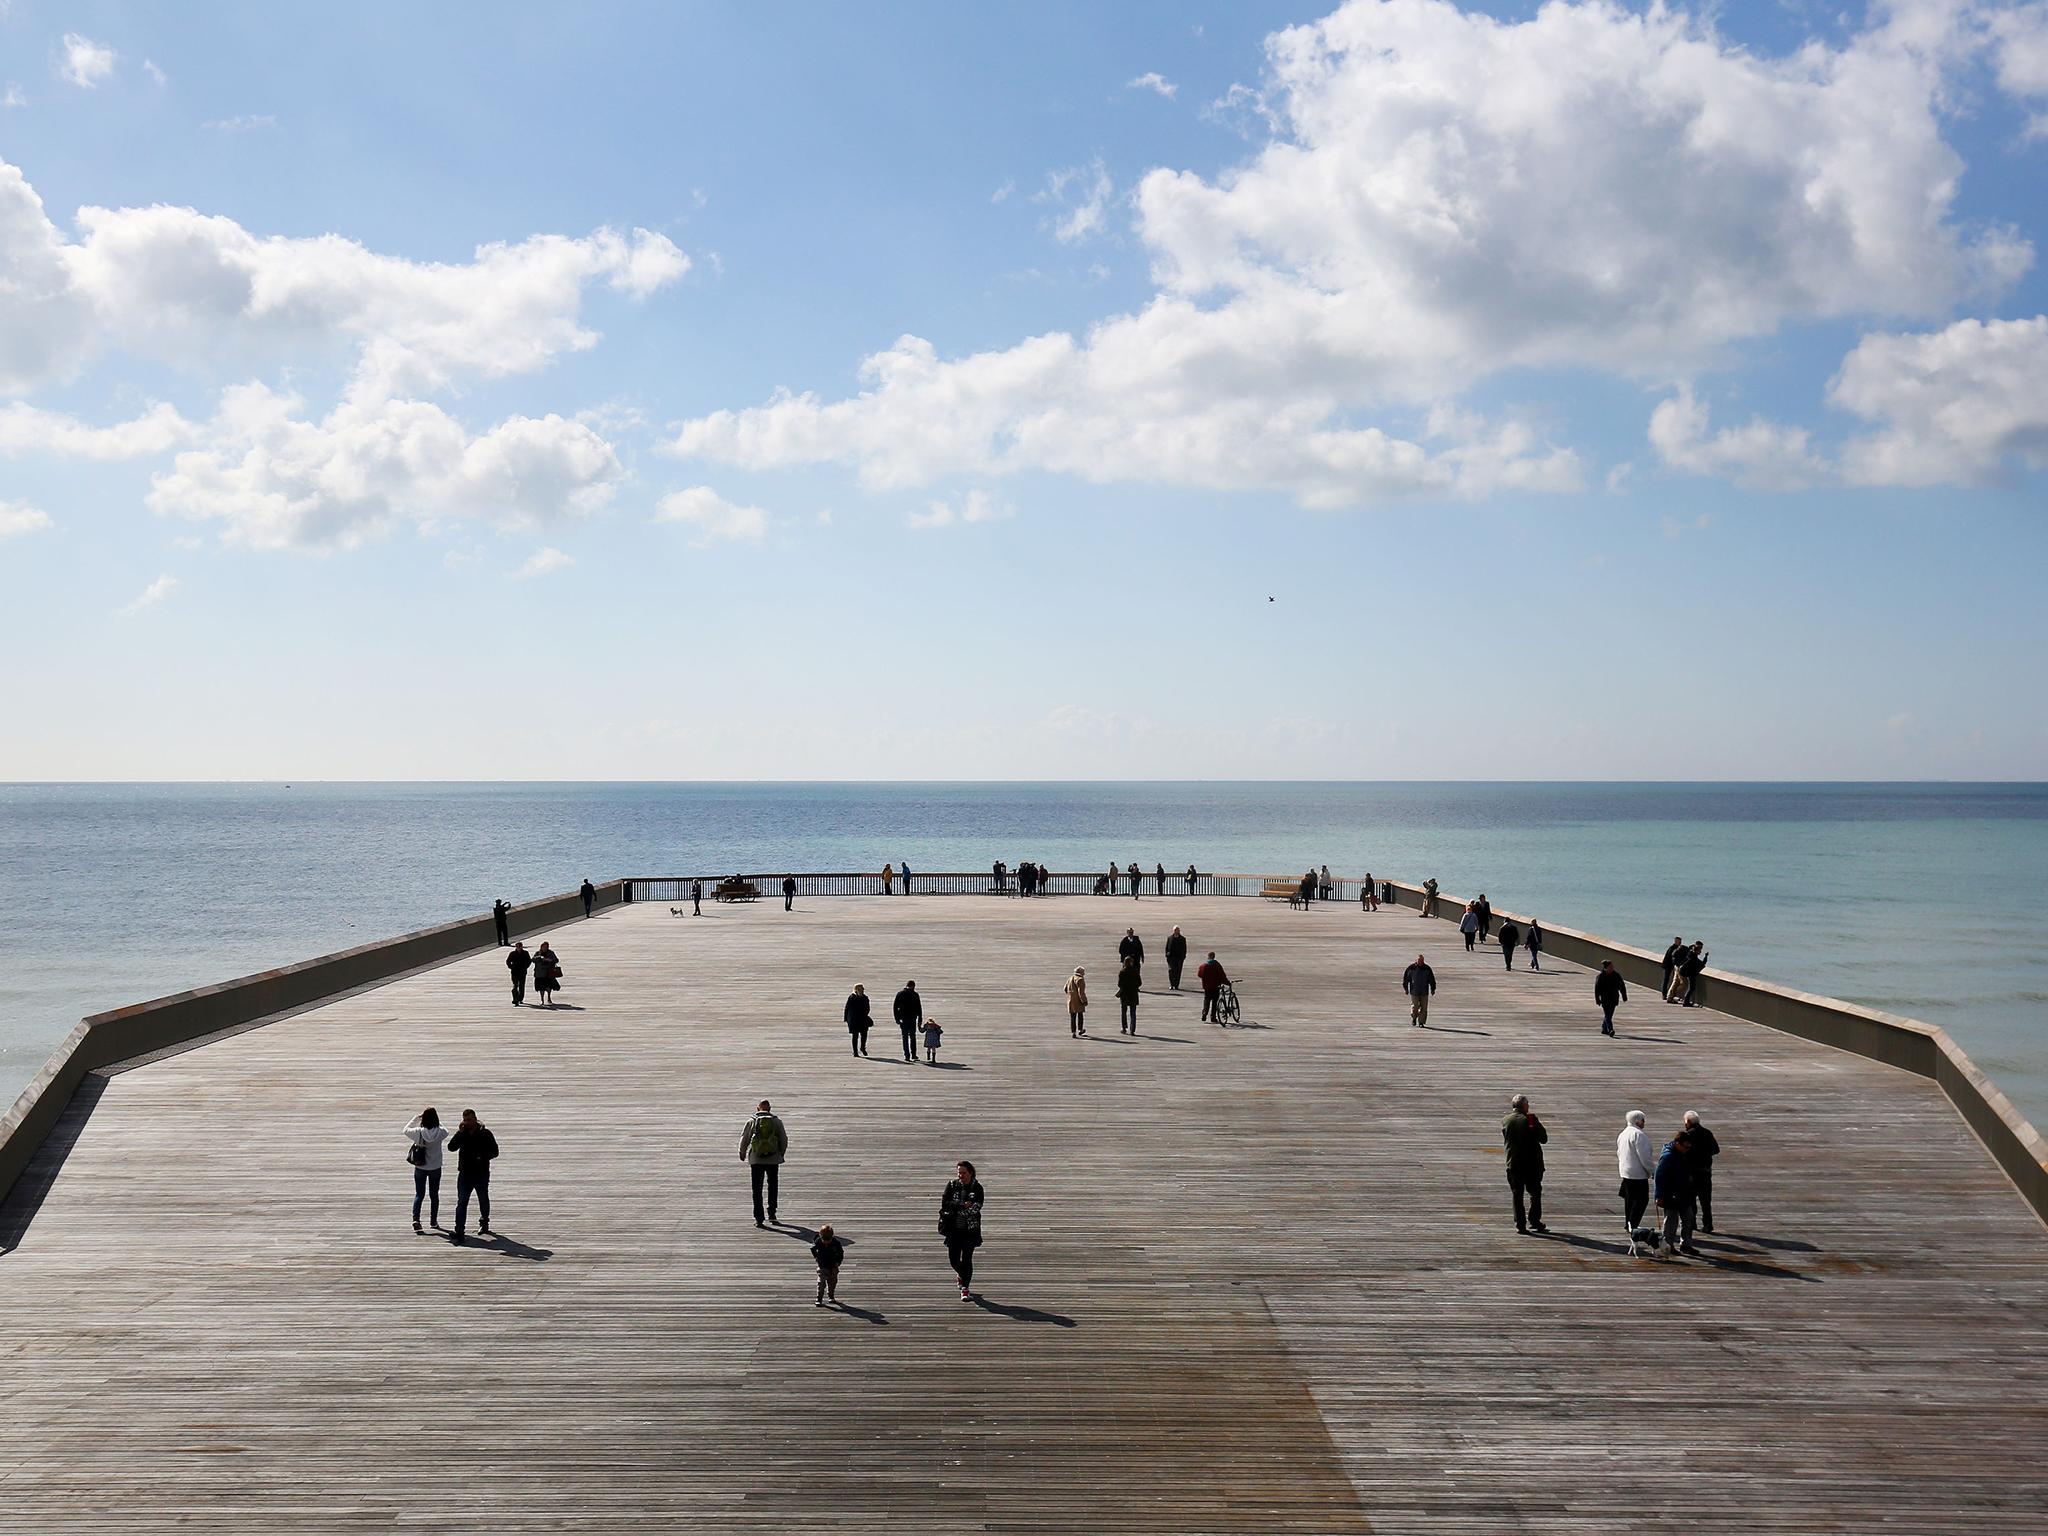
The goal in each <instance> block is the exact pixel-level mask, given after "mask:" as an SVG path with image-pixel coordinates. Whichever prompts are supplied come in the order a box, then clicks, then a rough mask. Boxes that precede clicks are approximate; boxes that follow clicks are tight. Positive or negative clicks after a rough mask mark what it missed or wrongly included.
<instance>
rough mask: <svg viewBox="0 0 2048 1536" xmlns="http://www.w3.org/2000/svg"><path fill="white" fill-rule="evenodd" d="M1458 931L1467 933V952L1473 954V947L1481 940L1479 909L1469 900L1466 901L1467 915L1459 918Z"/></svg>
mask: <svg viewBox="0 0 2048 1536" xmlns="http://www.w3.org/2000/svg"><path fill="white" fill-rule="evenodd" d="M1458 932H1460V933H1462V934H1463V935H1465V953H1466V954H1468V955H1469V954H1471V953H1472V947H1473V946H1474V945H1475V944H1477V943H1478V942H1479V909H1478V908H1477V907H1475V906H1473V905H1472V903H1471V902H1469V901H1468V902H1466V903H1465V915H1464V916H1463V917H1461V918H1459V919H1458Z"/></svg>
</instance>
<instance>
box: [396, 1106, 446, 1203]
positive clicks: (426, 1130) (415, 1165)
mask: <svg viewBox="0 0 2048 1536" xmlns="http://www.w3.org/2000/svg"><path fill="white" fill-rule="evenodd" d="M405 1139H406V1140H407V1141H409V1142H411V1143H412V1145H411V1146H410V1147H408V1148H406V1151H405V1160H406V1161H407V1162H408V1163H410V1164H412V1229H413V1231H415V1232H423V1231H425V1230H426V1229H425V1228H424V1227H422V1226H421V1225H420V1202H421V1200H423V1199H424V1200H426V1201H428V1202H429V1207H428V1208H429V1213H430V1219H431V1220H432V1221H433V1223H434V1227H435V1229H436V1230H437V1231H438V1230H439V1229H440V1226H441V1143H442V1142H444V1141H446V1140H447V1139H448V1131H447V1128H446V1127H445V1126H443V1125H442V1124H441V1117H440V1116H439V1115H438V1114H436V1113H435V1112H434V1107H433V1105H431V1104H429V1105H428V1106H427V1107H426V1108H425V1109H423V1110H421V1111H420V1112H419V1113H418V1114H416V1115H414V1116H413V1117H412V1122H411V1124H409V1125H407V1126H406V1128H405Z"/></svg>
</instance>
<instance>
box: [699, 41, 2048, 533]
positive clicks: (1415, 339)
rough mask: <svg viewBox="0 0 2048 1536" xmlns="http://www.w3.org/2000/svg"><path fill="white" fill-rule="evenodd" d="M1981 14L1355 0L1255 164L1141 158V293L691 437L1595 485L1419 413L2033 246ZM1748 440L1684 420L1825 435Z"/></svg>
mask: <svg viewBox="0 0 2048 1536" xmlns="http://www.w3.org/2000/svg"><path fill="white" fill-rule="evenodd" d="M1937 9H1938V8H1937ZM1958 35H1959V34H1958V32H1957V28H1956V25H1955V24H1954V23H1953V21H1952V19H1951V20H1944V19H1943V16H1942V15H1941V14H1934V15H1933V16H1932V18H1931V20H1930V16H1929V15H1928V14H1923V13H1921V12H1920V11H1918V10H1913V9H1912V8H1906V9H1902V10H1900V11H1898V12H1897V13H1885V14H1884V15H1882V16H1881V17H1880V21H1879V24H1877V25H1875V26H1873V27H1871V28H1870V29H1868V30H1866V31H1864V32H1861V33H1858V34H1855V35H1853V36H1851V37H1850V38H1849V39H1848V40H1847V41H1846V42H1844V43H1840V44H1832V43H1829V42H1825V41H1818V40H1816V41H1812V42H1808V43H1806V44H1804V45H1802V46H1800V47H1799V48H1797V49H1796V50H1794V51H1792V52H1790V53H1787V54H1784V55H1778V56H1773V55H1768V54H1762V53H1758V52H1755V51H1753V50H1749V49H1745V48H1741V47H1737V46H1734V45H1732V44H1730V43H1728V42H1726V41H1724V40H1723V39H1722V38H1721V37H1720V36H1719V35H1718V34H1717V33H1716V32H1715V31H1714V30H1713V28H1712V26H1711V24H1710V23H1708V22H1706V21H1703V20H1700V19H1697V18H1695V17H1694V16H1692V15H1691V14H1689V13H1686V12H1683V11H1677V10H1671V9H1667V8H1665V7H1662V6H1652V7H1649V8H1648V9H1646V10H1643V11H1640V12H1638V11H1633V10H1630V9H1627V8H1625V7H1623V6H1622V5H1620V4H1618V3H1610V0H1585V3H1578V4H1572V3H1562V0H1559V3H1552V4H1547V5H1545V6H1543V7H1542V8H1540V9H1538V10H1536V11H1535V12H1533V13H1532V14H1530V15H1528V16H1527V17H1526V18H1524V19H1521V20H1516V21H1499V20H1495V19H1494V18H1492V17H1490V16H1487V15H1484V14H1479V13H1466V12H1463V11H1461V10H1459V9H1458V8H1457V7H1456V6H1455V5H1453V4H1450V3H1448V0H1385V3H1378V0H1350V3H1347V4H1344V5H1342V6H1340V7H1339V8H1338V9H1337V10H1336V11H1335V12H1334V13H1332V14H1331V15H1330V16H1328V17H1326V18H1325V19H1324V20H1322V21H1320V22H1317V23H1314V24H1311V25H1307V26H1301V27H1294V28H1290V29H1288V30H1286V31H1283V32H1280V33H1277V34H1275V36H1274V37H1272V38H1271V39H1269V41H1268V48H1267V63H1268V70H1267V75H1266V78H1265V80H1264V81H1263V82H1262V84H1261V86H1260V87H1259V88H1258V89H1257V90H1256V91H1253V90H1251V89H1250V88H1247V89H1246V91H1245V92H1244V93H1242V94H1240V95H1238V96H1237V97H1236V98H1235V99H1236V100H1237V101H1238V102H1239V104H1240V105H1245V106H1250V107H1254V108H1256V110H1258V111H1262V112H1265V113H1269V114H1271V120H1272V123H1273V124H1274V127H1273V130H1272V132H1271V136H1270V140H1269V142H1266V143H1265V144H1264V145H1263V146H1262V147H1261V148H1260V149H1259V150H1257V152H1255V153H1254V154H1253V155H1252V156H1251V158H1250V159H1248V160H1247V161H1246V162H1245V163H1243V164H1241V165H1239V166H1236V167H1233V168H1231V169H1229V170H1226V171H1225V172H1223V173H1222V174H1220V175H1218V176H1216V177H1214V178H1210V177H1205V176H1203V175H1200V174H1197V173H1195V172H1192V171H1175V170H1171V169H1160V170H1154V171H1152V172H1150V173H1149V174H1147V175H1146V176H1145V177H1144V178H1143V180H1142V181H1141V182H1140V183H1139V185H1138V187H1137V190H1136V192H1135V195H1134V202H1135V207H1136V210H1137V233H1138V235H1139V236H1140V238H1141V239H1142V240H1143V242H1144V244H1145V246H1146V247H1147V250H1148V252H1149V254H1150V257H1151V264H1152V271H1153V276H1154V281H1155V283H1156V285H1157V290H1158V291H1157V292H1156V294H1155V295H1154V297H1153V298H1152V300H1151V301H1150V302H1149V303H1148V304H1146V305H1145V306H1144V307H1143V308H1142V309H1140V310H1138V311H1137V312H1135V313H1131V314H1121V315H1113V316H1110V317H1108V318H1106V319H1104V320H1102V321H1101V322H1099V323H1098V324H1096V325H1095V326H1093V327H1092V328H1090V329H1089V330H1088V331H1087V332H1086V334H1085V335H1082V336H1079V337H1076V336H1074V335H1070V334H1066V333H1052V334H1048V335H1042V336H1036V337H1032V338H1029V339H1027V340H1025V341H1022V342H1020V343H1018V344H1017V345H1015V346H1012V347H1009V348H1006V349H1002V350H997V351H990V352H983V353H977V354H974V355H971V356H963V357H953V358H941V357H940V356H939V355H938V353H937V350H936V349H935V348H934V347H933V346H932V345H931V344H930V343H929V342H927V341H925V340H923V339H921V338H918V337H915V336H907V337H904V338H902V339H901V340H899V341H898V342H897V343H896V344H895V345H894V346H892V347H890V348H888V349H886V350H884V351H881V352H879V353H877V354H875V355H874V356H872V357H870V358H869V359H868V360H867V362H866V363H865V364H864V366H863V370H862V383H861V390H860V392H859V393H858V394H857V395H855V396H853V397H851V398H847V399H841V400H835V401H829V402H828V401H823V400H821V399H819V398H818V397H817V396H815V395H810V394H794V393H782V394H779V395H777V396H775V397H774V398H773V399H771V400H770V401H769V402H768V403H767V404H766V405H763V406H760V407H757V408H754V409H750V410H743V411H737V412H735V411H719V412H714V413H712V414H710V415H708V416H705V417H702V418H699V419H697V420H694V421H690V422H686V423H684V424H683V426H682V427H681V429H680V430H679V432H678V434H677V436H676V438H675V439H674V441H673V442H672V443H671V445H670V447H671V450H672V451H675V452H678V453H682V454H686V455H698V456H702V457H705V458H709V459H713V460H719V461H723V462H727V463H733V464H739V465H744V466H747V467H749V468H760V467H767V466H771V465H777V464H798V463H815V462H822V461H838V462H845V463H849V464H852V465H855V466H857V467H858V469H859V471H860V474H861V476H862V478H863V480H864V481H865V482H866V483H868V484H870V485H876V486H908V485H922V484H929V483H930V482H931V481H933V480H935V479H937V478H939V477H940V476H942V475H949V474H979V475H988V474H1002V473H1010V472H1015V471H1018V470H1023V469H1047V470H1053V471H1056V472H1062V473H1069V474H1075V475H1079V476H1082V477H1084V478H1088V479H1093V480H1098V481H1116V480H1136V479H1146V480H1163V481H1165V482H1167V483H1171V484H1184V485H1196V486H1204V487H1218V488H1237V487H1244V488H1271V489H1281V490H1286V491H1289V492H1291V493H1293V494H1294V495H1295V496H1297V497H1298V498H1299V499H1301V500H1302V501H1304V502H1307V503H1310V504H1316V505H1340V504H1346V503H1356V502H1369V501H1373V500H1377V499H1382V498H1386V497H1394V496H1404V495H1426V496H1437V495H1446V494H1449V495H1478V494H1485V492H1486V490H1487V489H1490V488H1491V489H1498V488H1501V487H1507V486H1519V487H1529V488H1537V487H1557V486H1564V485H1573V484H1576V483H1578V480H1579V478H1580V466H1579V465H1578V463H1577V461H1576V460H1575V459H1574V458H1573V457H1572V456H1571V455H1570V454H1569V453H1568V452H1560V451H1558V450H1554V449H1551V448H1549V447H1547V446H1546V445H1544V444H1542V443H1541V442H1540V441H1538V440H1537V438H1536V437H1535V435H1534V434H1533V433H1532V432H1531V431H1530V430H1529V429H1528V428H1527V427H1526V426H1524V425H1522V424H1519V423H1517V422H1514V421H1512V420H1510V421H1507V422H1503V423H1499V424H1497V425H1494V426H1491V427H1487V428H1485V429H1483V430H1480V431H1478V432H1476V433H1475V432H1473V431H1472V430H1470V429H1465V430H1463V431H1462V432H1461V434H1459V435H1455V436H1451V437H1449V439H1448V441H1445V440H1444V438H1445V434H1442V433H1430V432H1423V433H1420V434H1418V433H1416V432H1415V431H1414V430H1413V429H1412V427H1411V428H1408V429H1405V430H1404V429H1401V428H1400V427H1399V425H1398V424H1399V422H1400V421H1401V420H1402V417H1403V414H1404V413H1405V414H1406V415H1407V417H1408V419H1410V420H1411V421H1412V419H1413V417H1414V415H1415V414H1418V413H1420V412H1422V411H1424V410H1425V409H1426V408H1428V407H1430V406H1432V405H1434V404H1436V403H1437V402H1441V401H1444V400H1455V399H1456V398H1458V396H1460V395H1461V394H1462V393H1463V392H1465V391H1466V390H1468V389H1470V388H1472V387H1473V386H1474V385H1476V384H1478V383H1481V382H1483V381H1485V380H1487V379H1489V378H1491V377H1494V376H1497V375H1499V374H1501V373H1504V372H1506V371H1509V370H1528V369H1539V368H1556V367H1566V368H1589V369H1595V370H1603V371H1608V372H1613V373H1617V374H1620V375H1623V376H1626V377H1632V378H1639V379H1653V380H1664V379H1670V378H1676V377H1686V376H1689V375H1691V374H1692V373H1694V372H1696V371H1697V370H1698V369H1699V368H1700V367H1703V366H1707V365H1709V364H1711V363H1713V362H1714V361H1716V360H1717V359H1720V358H1722V357H1723V356H1725V354H1726V351H1727V349H1728V348H1729V347H1730V345H1731V344H1732V343H1736V342H1740V341H1743V340H1745V339H1748V338H1752V337H1758V336H1764V335H1769V334H1772V333H1774V332H1775V331H1777V330H1778V329H1780V328H1781V327H1783V326H1785V325H1786V324H1788V323H1796V322H1802V321H1811V320H1815V319H1823V318H1831V317H1844V316H1860V315H1871V314H1878V315H1905V316H1918V315H1931V314H1941V313H1945V312H1947V311H1949V310H1951V309H1952V308H1953V306H1954V305H1956V304H1957V303H1960V302H1962V301H1964V300H1965V299H1967V298H1969V297H1971V296H1972V295H1975V294H1983V293H1991V292H1997V291H1999V290H2001V289H2002V288H2003V287H2005V286H2007V285H2009V284H2010V283H2011V282H2012V281H2013V280H2014V279H2015V278H2016V277H2017V276H2018V275H2019V274H2020V273H2021V272H2023V271H2024V270H2025V269H2026V267H2027V266H2028V265H2029V264H2030V262H2031V260H2032V249H2031V247H2030V246H2029V245H2028V244H2027V243H2026V242H2025V241H2024V240H2022V239H2020V238H2019V237H2018V236H2017V235H2015V234H2013V233H2012V232H2011V231H2008V230H2003V229H1983V228H1975V227H1965V226H1964V225H1962V224H1961V223H1960V222H1959V221H1958V220H1957V219H1956V218H1955V217H1954V213H1953V205H1954V199H1955V190H1956V182H1957V178H1958V177H1959V175H1960V172H1961V169H1962V167H1961V162H1960V160H1959V159H1958V158H1957V156H1956V155H1955V153H1954V151H1953V150H1952V149H1951V148H1950V147H1949V146H1948V144H1947V143H1946V142H1945V141H1944V140H1943V138H1942V135H1941V125H1940V111H1941V108H1942V104H1943V101H1944V99H1945V94H1946V93H1947V91H1948V90H1949V89H1950V85H1951V81H1950V79H1949V77H1948V73H1947V72H1948V71H1949V69H1950V67H1951V65H1952V64H1953V62H1954V59H1955V57H1956V50H1957V49H1958V48H1959V47H1960V46H1961V44H1959V43H1958V42H1957V40H1956V39H1957V37H1958ZM1107 182H1108V174H1107V171H1106V169H1103V168H1101V167H1100V165H1099V163H1097V164H1096V165H1094V166H1091V167H1081V168H1073V169H1070V170H1068V171H1065V172H1061V173H1056V174H1055V176H1054V177H1053V178H1050V179H1049V180H1048V184H1047V188H1046V190H1045V191H1044V192H1043V193H1041V194H1039V197H1040V200H1041V201H1045V202H1051V203H1055V204H1057V206H1058V208H1059V210H1060V213H1059V216H1058V219H1057V222H1056V224H1055V226H1054V233H1055V234H1057V235H1060V236H1061V237H1062V238H1069V239H1080V238H1085V237H1086V236H1087V235H1088V234H1091V233H1094V232H1097V231H1099V230H1100V229H1101V228H1102V227H1103V226H1104V224H1105V223H1106V217H1107V213H1106V210H1107V207H1108V205H1109V200H1110V195H1111V190H1112V189H1111V187H1110V186H1109V185H1108V184H1107ZM1097 188H1100V193H1099V195H1097ZM1667 423H1669V424H1670V425H1672V426H1674V427H1677V426H1684V425H1685V424H1686V423H1685V421H1684V419H1683V418H1682V417H1681V418H1678V419H1676V420H1674V419H1673V418H1672V417H1671V416H1670V415H1669V414H1667ZM1766 426H1767V424H1766ZM1700 430H1701V431H1702V432H1704V426H1702V427H1701V428H1700ZM1747 433H1749V429H1746V428H1738V429H1736V430H1735V433H1734V435H1732V436H1729V435H1727V434H1722V435H1720V436H1716V437H1703V438H1698V439H1695V438H1693V437H1689V436H1686V435H1683V434H1679V435H1677V436H1673V437H1671V438H1670V441H1671V442H1672V444H1673V446H1674V447H1675V448H1676V449H1677V450H1678V451H1679V452H1681V453H1690V454H1695V455H1697V454H1704V455H1706V456H1707V457H1708V458H1709V459H1715V458H1718V459H1721V460H1723V461H1725V462H1726V463H1727V464H1728V465H1729V466H1731V467H1734V468H1737V469H1739V470H1740V471H1741V472H1743V473H1747V474H1750V475H1753V476H1760V477H1770V478H1787V477H1792V476H1794V475H1796V473H1798V472H1799V464H1800V457H1801V454H1800V450H1801V448H1802V447H1803V445H1802V444H1798V443H1795V442H1793V441H1792V440H1791V439H1790V438H1789V437H1785V436H1782V435H1780V436H1777V437H1771V436H1770V435H1769V430H1768V429H1767V431H1766V432H1765V433H1764V434H1760V435H1759V434H1750V435H1747V436H1745V434H1747ZM1767 450H1768V451H1767Z"/></svg>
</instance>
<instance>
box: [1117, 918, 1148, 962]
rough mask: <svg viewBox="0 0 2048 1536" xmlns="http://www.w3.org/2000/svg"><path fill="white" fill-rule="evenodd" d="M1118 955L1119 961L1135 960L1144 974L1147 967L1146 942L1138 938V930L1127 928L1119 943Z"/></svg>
mask: <svg viewBox="0 0 2048 1536" xmlns="http://www.w3.org/2000/svg"><path fill="white" fill-rule="evenodd" d="M1116 955H1117V958H1118V959H1119V960H1135V961H1137V962H1138V968H1139V971H1140V972H1141V973H1142V972H1143V970H1144V966H1145V941H1144V940H1143V939H1141V938H1139V937H1138V930H1137V929H1135V928H1126V929H1125V930H1124V936H1123V937H1122V938H1121V939H1120V940H1118V941H1117V946H1116Z"/></svg>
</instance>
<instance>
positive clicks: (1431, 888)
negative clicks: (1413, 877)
mask: <svg viewBox="0 0 2048 1536" xmlns="http://www.w3.org/2000/svg"><path fill="white" fill-rule="evenodd" d="M1436 892H1437V885H1436V876H1435V875H1431V876H1430V877H1429V878H1428V879H1427V880H1425V881H1423V882H1422V911H1421V912H1420V913H1419V914H1417V915H1418V916H1421V917H1435V916H1436Z"/></svg>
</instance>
